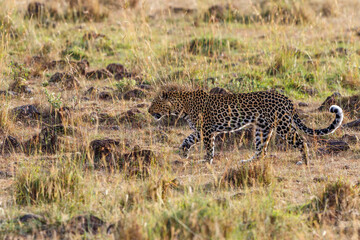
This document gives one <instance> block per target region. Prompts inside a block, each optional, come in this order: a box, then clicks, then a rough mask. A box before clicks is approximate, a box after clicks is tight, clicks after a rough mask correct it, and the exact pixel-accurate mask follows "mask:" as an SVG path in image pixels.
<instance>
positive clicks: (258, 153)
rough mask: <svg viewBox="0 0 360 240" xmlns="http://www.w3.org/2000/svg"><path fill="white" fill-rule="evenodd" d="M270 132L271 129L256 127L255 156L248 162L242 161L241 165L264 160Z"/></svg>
mask: <svg viewBox="0 0 360 240" xmlns="http://www.w3.org/2000/svg"><path fill="white" fill-rule="evenodd" d="M272 132H273V128H272V127H269V126H266V127H264V126H260V125H257V126H256V132H255V155H254V156H253V157H251V158H250V159H248V160H242V161H241V163H246V162H251V161H252V160H259V159H262V158H264V157H265V156H266V154H267V147H268V145H269V141H270V138H271V135H272Z"/></svg>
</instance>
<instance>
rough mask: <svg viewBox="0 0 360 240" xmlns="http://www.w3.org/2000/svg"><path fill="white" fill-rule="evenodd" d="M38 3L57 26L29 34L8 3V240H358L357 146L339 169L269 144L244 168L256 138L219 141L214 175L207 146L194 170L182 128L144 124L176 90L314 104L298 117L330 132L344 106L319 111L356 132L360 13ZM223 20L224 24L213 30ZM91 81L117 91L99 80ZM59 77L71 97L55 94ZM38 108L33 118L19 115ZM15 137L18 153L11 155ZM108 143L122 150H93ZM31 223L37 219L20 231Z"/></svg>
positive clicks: (175, 123)
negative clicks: (273, 94)
mask: <svg viewBox="0 0 360 240" xmlns="http://www.w3.org/2000/svg"><path fill="white" fill-rule="evenodd" d="M44 3H45V8H46V9H47V10H46V11H49V12H45V14H41V15H40V16H39V17H37V18H34V17H32V18H30V19H29V18H24V16H25V14H26V11H27V9H26V5H25V6H24V4H23V3H21V4H19V2H17V1H4V2H2V3H0V7H1V13H0V25H1V26H0V36H1V39H0V69H1V73H2V77H1V78H0V237H1V238H7V237H8V238H9V239H12V238H15V237H19V238H20V237H28V238H31V237H33V238H40V239H41V238H48V239H57V238H58V239H64V238H68V239H80V238H87V239H119V238H121V239H245V238H246V239H274V238H276V239H294V238H295V239H317V238H327V239H334V238H353V239H356V238H358V237H359V232H358V231H359V228H360V219H359V216H358V211H359V207H358V206H359V199H360V197H359V191H358V186H355V184H356V183H357V182H358V181H359V180H360V179H359V176H358V173H359V171H360V168H359V164H358V160H359V158H360V155H359V154H360V151H359V150H360V148H359V143H358V142H357V141H356V139H358V138H356V137H353V138H352V139H355V141H351V142H349V146H350V149H349V150H347V151H345V152H339V153H331V154H328V153H325V154H324V151H321V149H322V148H323V147H324V146H322V145H320V143H318V141H317V140H318V139H314V138H308V141H309V143H310V144H309V146H310V147H309V148H310V156H311V161H310V165H309V166H307V167H306V166H298V165H296V163H297V162H298V161H299V160H300V153H299V152H298V151H296V150H293V149H287V148H286V147H285V144H284V143H283V142H282V141H279V140H277V139H276V138H273V139H272V140H271V141H270V149H269V154H268V156H267V157H266V158H265V159H264V161H259V162H253V163H249V164H242V165H241V164H239V160H241V159H247V158H248V157H250V156H252V155H253V152H254V147H253V144H252V141H251V138H250V137H248V134H238V135H235V134H232V135H229V136H225V138H224V139H223V140H222V141H220V140H217V145H216V148H215V149H216V150H215V153H216V155H215V159H214V164H213V165H207V164H197V163H193V162H196V161H197V160H201V159H203V157H204V151H203V149H202V146H201V144H199V145H196V146H195V147H193V148H192V149H191V152H190V157H189V159H188V160H186V159H181V157H180V156H179V155H178V149H177V148H178V146H179V145H180V144H181V142H182V140H183V139H184V138H185V137H186V136H188V135H189V134H190V133H191V130H190V129H189V128H188V127H187V126H186V123H185V121H183V122H182V121H180V120H178V119H176V118H175V119H173V118H169V119H164V120H163V121H160V122H155V121H154V120H153V119H152V117H151V116H150V115H149V114H148V112H147V109H148V107H149V106H150V103H151V100H152V99H153V98H154V97H156V96H157V94H159V93H160V92H162V91H168V90H173V89H187V90H189V89H198V88H201V89H204V90H207V91H209V90H210V89H212V88H213V87H222V88H225V89H226V90H227V91H231V92H247V91H258V90H270V89H277V90H278V91H281V92H282V93H283V94H285V95H286V96H288V97H289V98H290V99H292V100H294V104H295V105H296V106H298V103H299V102H305V103H308V104H309V106H308V107H298V109H299V112H300V115H301V118H302V119H303V120H304V121H305V122H306V124H307V125H309V126H310V127H314V128H322V127H325V126H327V125H328V124H329V123H330V122H331V119H332V117H333V115H332V114H330V113H327V112H318V111H316V109H318V108H319V106H320V105H321V103H322V102H323V101H324V100H325V99H326V98H327V97H328V96H330V95H331V94H332V93H333V92H335V91H336V92H339V93H340V94H341V95H342V96H344V97H343V98H339V99H329V100H328V101H327V103H326V104H324V108H326V109H328V106H327V104H330V105H331V104H333V101H338V104H340V105H341V106H342V107H343V108H344V112H345V119H344V122H345V123H346V122H349V121H351V120H355V118H356V117H358V115H357V112H356V109H354V106H355V105H356V104H357V101H358V97H356V96H358V95H359V94H360V92H359V81H358V79H359V75H360V72H359V57H360V55H359V54H357V52H358V51H359V49H360V45H359V41H358V38H359V37H358V36H357V35H356V32H355V31H353V30H352V29H356V28H357V27H359V26H357V25H356V24H357V23H358V22H359V20H360V19H359V16H358V13H357V12H356V11H355V10H356V9H358V6H359V4H357V3H356V2H354V1H331V0H329V1H328V0H326V1H325V0H304V1H282V0H281V1H254V2H249V1H245V0H244V1H243V0H241V1H208V0H198V1H191V0H189V1H186V2H185V1H166V4H165V3H164V1H160V0H159V1H145V0H144V1H113V0H94V1H80V0H79V1H70V0H69V1H44ZM228 3H229V5H227V4H228ZM214 5H219V6H222V7H223V8H216V7H215V8H213V9H217V10H219V9H222V10H223V12H221V14H219V15H216V14H217V13H215V15H214V14H210V15H207V14H208V13H209V8H210V7H212V6H214ZM51 9H56V10H57V15H56V17H55V15H52V14H50V13H51V11H50V10H51ZM191 9H195V10H196V11H191ZM213 13H214V12H213ZM85 58H86V60H87V61H88V63H89V66H88V65H87V64H86V62H85V61H83V62H81V61H80V60H82V59H85ZM53 61H56V62H53ZM110 63H120V64H123V66H122V67H119V69H122V70H121V73H120V75H118V76H117V77H118V79H116V77H115V76H113V75H116V72H114V71H115V70H114V71H113V72H112V73H108V72H107V71H106V70H104V69H106V66H107V65H108V64H110ZM54 64H55V66H53V65H54ZM84 64H85V65H86V66H84ZM97 70H100V71H98V72H101V73H102V74H103V75H104V76H105V75H106V76H109V77H106V76H105V77H104V76H103V75H102V76H101V79H96V78H97V77H98V75H99V74H93V76H90V75H91V74H89V72H91V71H97ZM56 72H59V73H61V74H64V75H62V76H67V77H66V79H72V77H74V79H75V80H76V81H75V80H74V82H73V83H74V85H71V84H70V85H69V84H68V82H65V80H66V79H65V78H60V79H59V80H58V82H57V81H50V78H51V76H53V75H54V74H55V73H56ZM66 73H67V74H69V75H66ZM86 73H88V74H86ZM61 74H60V75H61ZM112 74H113V75H112ZM60 75H59V76H60ZM70 76H72V77H70ZM91 87H92V88H91ZM11 91H13V92H15V95H11V94H10V93H11ZM29 91H30V92H29ZM129 91H130V93H129ZM131 91H132V92H131ZM126 94H127V95H126ZM125 95H126V96H128V97H126V98H125V97H124V96H125ZM29 104H31V105H34V106H35V107H36V108H37V111H38V112H39V113H35V114H25V115H26V116H25V115H18V114H17V115H16V114H13V113H14V112H13V109H14V108H15V107H18V106H22V105H29ZM344 134H349V135H358V134H359V133H358V131H357V130H356V129H339V130H337V131H336V132H335V133H334V134H332V135H330V136H328V137H325V139H341V138H342V136H343V135H344ZM10 136H11V137H14V138H15V139H17V142H18V143H19V144H18V145H19V146H17V147H16V148H14V147H13V148H11V149H9V151H3V152H2V151H1V150H2V149H3V148H5V147H9V148H10V147H11V146H10V145H9V144H8V142H9V141H10V140H9V139H12V138H11V137H10ZM103 139H110V140H109V142H110V143H113V144H110V145H101V144H100V145H98V147H94V145H93V143H98V141H99V140H103ZM319 153H323V154H319ZM338 179H341V181H339V180H338ZM27 213H29V214H30V213H31V214H35V215H36V216H38V217H33V218H31V219H30V220H29V219H28V220H26V221H25V220H24V219H26V218H25V217H24V218H22V217H21V216H23V215H24V214H27ZM79 216H80V217H79ZM81 216H86V217H81ZM20 220H21V221H20ZM91 221H93V223H91ZM85 223H86V224H85ZM96 223H98V225H101V228H99V229H97V226H98V225H96ZM100 223H101V224H100ZM85 225H86V226H85ZM94 229H95V230H96V231H95V230H94Z"/></svg>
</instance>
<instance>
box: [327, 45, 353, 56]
mask: <svg viewBox="0 0 360 240" xmlns="http://www.w3.org/2000/svg"><path fill="white" fill-rule="evenodd" d="M329 55H331V56H342V57H345V56H347V55H349V51H348V50H347V49H346V48H343V47H338V48H336V49H335V50H332V51H330V53H329Z"/></svg>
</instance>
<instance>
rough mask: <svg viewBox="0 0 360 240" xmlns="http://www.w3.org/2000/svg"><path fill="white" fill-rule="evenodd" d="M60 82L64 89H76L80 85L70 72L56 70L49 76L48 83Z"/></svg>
mask: <svg viewBox="0 0 360 240" xmlns="http://www.w3.org/2000/svg"><path fill="white" fill-rule="evenodd" d="M59 82H61V83H62V86H63V87H64V88H65V89H68V90H70V89H74V88H75V89H76V88H78V87H80V82H79V81H78V80H77V78H76V77H75V76H74V75H73V74H70V73H60V72H57V73H55V74H54V75H52V76H51V77H50V80H49V83H59Z"/></svg>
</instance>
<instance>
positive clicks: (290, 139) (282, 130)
mask: <svg viewBox="0 0 360 240" xmlns="http://www.w3.org/2000/svg"><path fill="white" fill-rule="evenodd" d="M289 125H290V127H288V126H287V127H285V126H278V127H277V128H276V133H277V134H278V135H279V136H280V137H281V138H282V139H284V140H285V141H286V142H287V143H288V144H289V145H292V146H293V147H294V148H298V149H299V150H300V152H301V155H302V160H303V161H304V162H305V164H306V165H308V164H309V154H308V152H309V150H308V146H307V144H306V142H305V139H304V138H303V137H302V136H300V135H299V134H298V132H297V131H296V128H295V127H294V126H291V124H289ZM301 163H302V162H298V163H297V164H301Z"/></svg>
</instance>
